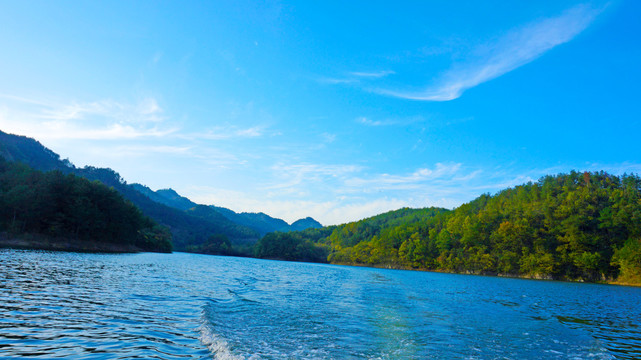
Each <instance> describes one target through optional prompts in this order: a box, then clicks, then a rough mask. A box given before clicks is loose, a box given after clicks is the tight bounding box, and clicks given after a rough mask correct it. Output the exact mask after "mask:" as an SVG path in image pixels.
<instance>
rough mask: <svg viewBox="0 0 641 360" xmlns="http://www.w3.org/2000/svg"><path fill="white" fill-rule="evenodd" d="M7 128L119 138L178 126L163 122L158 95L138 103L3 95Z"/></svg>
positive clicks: (44, 135)
mask: <svg viewBox="0 0 641 360" xmlns="http://www.w3.org/2000/svg"><path fill="white" fill-rule="evenodd" d="M0 99H4V100H5V101H4V104H2V105H4V106H3V115H2V117H0V128H2V130H3V131H8V132H11V133H16V134H20V135H26V136H30V137H34V138H36V139H38V140H48V139H70V140H72V139H76V140H77V139H86V140H115V139H139V138H158V137H165V136H168V135H170V134H173V133H175V132H176V131H177V130H178V129H176V128H171V127H167V126H162V124H161V123H162V122H163V120H164V118H163V117H162V116H160V114H161V113H162V111H163V110H162V108H161V107H160V106H159V105H158V102H157V101H156V100H155V99H154V98H145V99H142V100H141V101H139V102H137V103H133V104H132V103H122V102H116V101H113V100H109V99H107V100H100V101H93V102H84V103H80V102H70V103H61V102H52V101H41V100H34V99H27V98H23V97H18V96H11V95H0Z"/></svg>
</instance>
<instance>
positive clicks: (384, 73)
mask: <svg viewBox="0 0 641 360" xmlns="http://www.w3.org/2000/svg"><path fill="white" fill-rule="evenodd" d="M349 74H350V75H352V76H355V77H359V78H382V77H385V76H388V75H392V74H395V72H394V71H392V70H381V71H372V72H366V71H353V72H350V73H349Z"/></svg>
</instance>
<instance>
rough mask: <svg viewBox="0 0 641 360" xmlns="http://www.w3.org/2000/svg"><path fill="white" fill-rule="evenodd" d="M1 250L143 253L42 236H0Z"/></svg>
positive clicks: (121, 247) (133, 249)
mask: <svg viewBox="0 0 641 360" xmlns="http://www.w3.org/2000/svg"><path fill="white" fill-rule="evenodd" d="M0 249H18V250H45V251H68V252H81V253H106V254H133V253H140V252H143V250H142V249H140V248H138V247H136V246H133V245H122V244H110V243H99V242H95V241H82V240H74V239H64V238H49V237H45V236H42V235H33V234H26V235H22V236H10V235H8V234H7V233H1V234H0Z"/></svg>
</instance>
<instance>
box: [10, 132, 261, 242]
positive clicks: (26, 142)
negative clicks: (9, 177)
mask: <svg viewBox="0 0 641 360" xmlns="http://www.w3.org/2000/svg"><path fill="white" fill-rule="evenodd" d="M0 157H3V158H4V159H6V160H8V161H10V162H21V163H25V164H27V165H29V166H31V167H32V168H34V169H36V170H40V171H51V170H57V171H59V172H61V173H62V174H65V175H68V174H74V175H76V176H78V177H82V178H85V179H88V180H90V181H95V180H97V181H99V182H101V183H103V184H105V185H107V186H108V187H111V188H113V189H115V190H116V191H118V192H119V193H120V194H121V195H122V196H123V197H124V198H125V199H126V200H128V201H131V202H132V203H133V204H134V205H136V206H137V207H138V208H139V209H140V210H141V211H142V213H143V214H144V215H146V216H148V217H150V218H152V219H153V220H155V221H156V222H157V223H159V224H161V225H163V226H166V227H168V228H169V229H170V231H171V235H172V239H173V244H174V249H175V250H180V251H185V250H190V251H195V252H198V251H199V249H201V248H204V247H207V241H208V239H209V238H210V236H212V235H215V234H221V235H224V236H226V237H228V238H229V239H230V240H231V241H232V242H233V243H237V244H240V246H241V247H243V246H246V244H247V243H254V242H255V241H257V240H258V238H259V237H260V236H259V233H258V232H257V231H255V230H252V229H250V228H248V227H246V226H243V225H239V224H236V223H233V222H232V221H230V220H228V219H227V218H225V217H224V216H222V215H221V214H220V213H218V212H217V211H215V210H214V209H213V208H212V209H203V208H199V209H195V211H183V210H181V209H177V208H174V207H171V206H167V205H165V204H161V203H158V202H156V201H154V200H152V199H150V198H149V197H148V196H147V195H145V194H143V193H141V192H140V191H138V190H137V188H136V186H134V185H131V184H127V182H126V181H125V180H124V179H123V178H122V177H121V176H120V174H118V173H117V172H116V171H114V170H112V169H108V168H106V169H105V168H96V167H93V166H85V167H82V168H79V167H76V166H74V165H73V164H72V163H71V162H70V161H69V160H67V159H65V160H62V159H61V158H60V156H59V155H58V154H56V153H55V152H53V151H51V150H49V149H47V148H46V147H45V146H43V145H42V144H40V143H39V142H38V141H36V140H34V139H31V138H28V137H25V136H18V135H12V134H7V133H4V132H2V131H0Z"/></svg>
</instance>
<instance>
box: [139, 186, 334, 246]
mask: <svg viewBox="0 0 641 360" xmlns="http://www.w3.org/2000/svg"><path fill="white" fill-rule="evenodd" d="M132 186H133V187H134V188H135V189H136V190H138V191H140V192H141V193H143V194H145V195H146V196H148V197H149V198H150V199H152V200H154V201H156V202H159V203H161V204H164V205H167V206H171V207H174V208H176V209H180V210H184V211H187V210H189V209H192V208H194V207H196V206H199V205H198V204H196V203H194V202H193V201H191V200H189V199H188V198H186V197H184V196H181V195H179V194H178V193H177V192H176V191H175V190H173V189H160V190H157V191H153V190H151V189H149V188H148V187H146V186H144V185H140V184H133V185H132ZM210 207H211V210H212V213H213V212H217V213H219V214H221V215H223V216H224V217H225V218H227V219H228V220H230V221H232V222H234V223H236V224H239V225H242V226H246V227H248V228H251V229H253V230H255V231H256V232H258V233H259V234H260V236H264V235H265V234H267V233H270V232H274V231H280V232H289V231H300V230H305V229H308V228H320V227H322V226H323V225H321V223H319V222H318V221H316V220H314V219H312V218H311V217H307V218H305V219H300V220H297V221H295V222H294V223H292V224H291V225H289V224H288V223H287V222H285V221H284V220H281V219H277V218H273V217H271V216H269V215H267V214H265V213H262V212H259V213H248V212H242V213H237V212H234V211H233V210H230V209H227V208H224V207H220V206H213V205H210ZM203 211H204V210H203V209H201V210H200V212H201V213H202V212H203Z"/></svg>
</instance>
